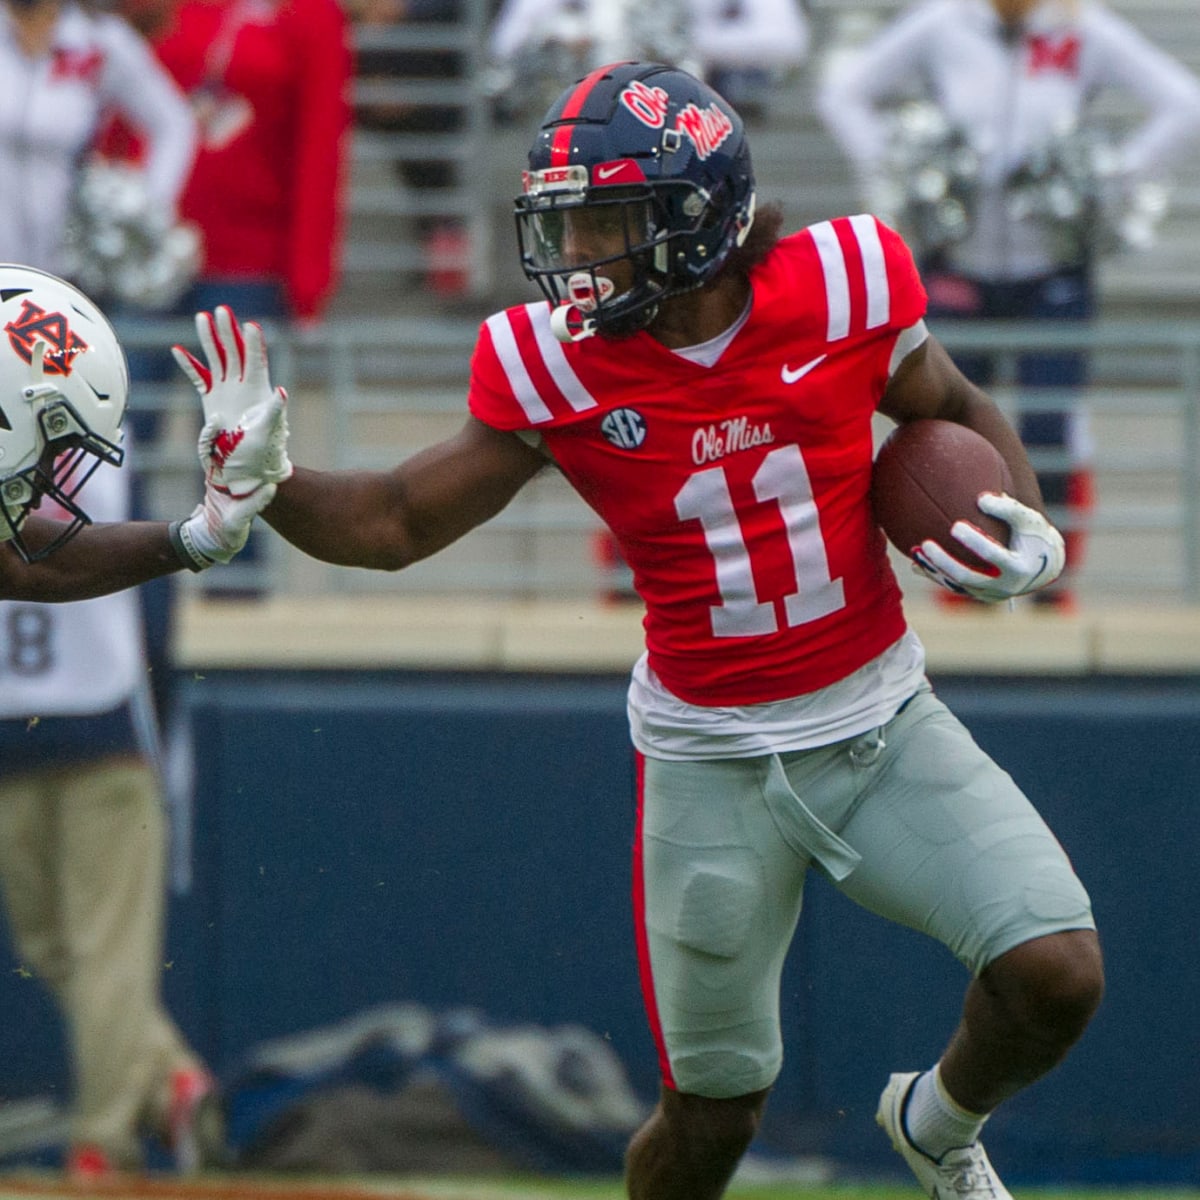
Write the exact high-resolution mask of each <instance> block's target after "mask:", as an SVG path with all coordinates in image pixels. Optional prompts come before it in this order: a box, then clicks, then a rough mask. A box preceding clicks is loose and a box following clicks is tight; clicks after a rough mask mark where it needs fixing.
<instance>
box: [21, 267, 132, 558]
mask: <svg viewBox="0 0 1200 1200" xmlns="http://www.w3.org/2000/svg"><path fill="white" fill-rule="evenodd" d="M0 335H2V336H0V541H10V540H11V542H12V543H13V546H14V547H15V548H16V550H17V552H18V553H19V554H20V555H21V557H22V558H23V559H25V561H26V562H34V561H36V560H38V559H41V558H45V556H46V555H47V554H49V553H50V552H51V551H52V550H55V549H57V548H58V547H59V546H61V545H62V544H63V543H64V542H65V541H66V540H67V539H68V538H70V537H72V536H74V534H76V533H77V532H78V531H79V530H80V529H81V528H82V527H83V526H84V525H88V524H90V523H91V522H90V518H89V517H88V515H87V514H86V513H85V512H84V511H83V510H82V509H81V508H80V507H79V505H78V504H77V503H76V501H75V496H76V495H77V494H78V492H79V489H80V488H81V487H82V486H83V485H84V483H86V482H87V480H88V479H89V478H90V476H91V474H92V472H93V471H94V470H95V469H96V468H97V467H98V466H99V465H100V464H101V463H102V462H106V463H111V464H112V465H113V466H120V465H121V460H122V458H123V457H124V451H123V450H122V449H121V421H122V419H123V418H124V416H125V404H126V401H127V400H128V397H129V369H128V367H127V365H126V362H125V352H124V351H123V350H122V349H121V343H120V342H119V341H118V340H117V335H116V333H115V331H114V330H113V327H112V326H111V325H110V324H109V322H108V318H107V317H105V315H104V314H103V313H102V312H101V311H100V309H99V308H97V307H96V305H95V304H93V303H92V302H91V301H90V300H89V299H88V298H87V297H86V296H85V295H84V294H83V293H82V292H81V291H79V289H78V288H76V287H73V286H72V285H71V284H69V283H67V282H66V281H65V280H62V279H59V278H57V277H56V276H54V275H48V274H47V273H46V272H45V271H38V270H36V269H35V268H33V267H25V266H19V265H17V264H14V263H0ZM43 497H48V498H49V499H50V500H52V501H53V502H54V503H55V504H57V505H58V506H59V507H60V508H61V509H62V510H63V511H62V513H61V514H54V515H56V516H62V517H63V518H64V520H63V531H62V533H61V534H59V535H58V536H57V537H56V538H54V539H53V540H52V541H51V542H50V544H49V545H46V546H43V547H41V548H39V549H38V550H37V551H36V552H34V551H31V550H30V548H29V547H28V546H27V545H26V544H25V542H24V540H23V539H22V537H21V526H22V524H24V521H25V518H26V517H27V516H28V515H29V512H30V510H31V509H34V508H36V507H37V506H38V505H39V504H40V503H41V501H42V499H43Z"/></svg>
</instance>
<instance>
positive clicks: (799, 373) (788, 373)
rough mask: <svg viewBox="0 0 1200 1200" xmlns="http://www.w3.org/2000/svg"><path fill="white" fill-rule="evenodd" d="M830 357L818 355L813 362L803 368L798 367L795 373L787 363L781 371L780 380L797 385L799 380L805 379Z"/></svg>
mask: <svg viewBox="0 0 1200 1200" xmlns="http://www.w3.org/2000/svg"><path fill="white" fill-rule="evenodd" d="M828 357H829V355H828V354H818V355H817V357H816V358H814V359H813V360H812V361H811V362H806V363H805V364H804V365H803V366H802V367H797V368H796V369H795V370H794V371H793V370H792V368H791V367H789V366H788V365H787V363H784V364H783V366H782V367H781V368H780V370H779V378H780V379H782V380H783V382H784V383H795V382H796V381H797V380H798V379H803V378H804V376H805V375H807V374H808V373H809V371H811V370H812V369H813V368H814V367H819V366H820V365H821V364H822V363H823V362H824V361H825V360H826V359H827V358H828Z"/></svg>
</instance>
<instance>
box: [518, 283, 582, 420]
mask: <svg viewBox="0 0 1200 1200" xmlns="http://www.w3.org/2000/svg"><path fill="white" fill-rule="evenodd" d="M526 307H527V311H528V312H529V321H530V324H531V325H532V326H533V335H534V337H536V338H537V344H538V349H539V350H541V352H542V361H543V362H544V363H545V364H546V370H548V371H549V372H550V378H551V379H553V380H554V382H555V383H556V384H557V385H558V390H559V391H560V392H562V394H563V395H564V396H566V398H567V403H568V404H569V405H570V406H571V407H572V408H573V409H574V410H575V411H576V412H583V411H584V410H585V409H589V408H595V407H596V398H595V397H594V396H593V395H592V393H591V392H589V391H588V390H587V388H585V387H584V386H583V384H582V383H581V382H580V379H579V376H578V375H576V374H575V369H574V368H573V367H572V366H571V364H570V363H569V362H567V356H566V354H565V353H564V350H563V343H562V342H560V341H559V340H558V338H556V337H555V336H554V331H553V330H552V329H551V328H550V312H551V309H550V305H548V304H546V303H545V302H543V303H541V304H530V305H527V306H526Z"/></svg>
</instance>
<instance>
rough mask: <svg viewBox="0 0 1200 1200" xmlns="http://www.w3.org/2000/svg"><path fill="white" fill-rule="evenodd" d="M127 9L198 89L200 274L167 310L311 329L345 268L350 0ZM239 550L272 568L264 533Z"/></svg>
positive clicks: (135, 360) (154, 373)
mask: <svg viewBox="0 0 1200 1200" xmlns="http://www.w3.org/2000/svg"><path fill="white" fill-rule="evenodd" d="M122 11H123V12H124V13H125V15H126V16H127V18H128V19H129V20H130V21H131V22H132V23H133V24H134V25H135V26H136V28H138V29H139V30H140V31H141V32H143V33H144V34H145V35H146V36H147V37H149V38H150V40H151V43H152V45H153V47H154V50H155V52H156V54H157V55H158V58H159V59H160V60H161V62H162V64H163V65H164V66H165V67H166V69H167V71H168V72H169V73H170V75H171V76H172V77H173V78H174V80H175V81H176V82H177V84H178V86H179V87H180V88H181V89H182V90H183V92H184V94H185V95H186V96H187V97H188V99H189V101H190V102H191V106H192V110H193V112H194V114H195V118H196V122H197V125H198V131H199V135H198V136H199V144H198V148H197V152H196V157H195V162H194V163H193V165H192V169H191V173H190V176H189V177H188V180H187V183H186V186H185V188H184V191H183V195H182V198H181V200H180V212H181V215H182V216H183V217H184V219H185V220H187V221H189V222H191V223H192V224H193V225H194V226H195V227H196V228H197V229H198V230H199V233H200V237H201V240H202V251H201V261H200V266H199V277H198V278H197V279H196V281H195V283H194V284H193V285H192V286H191V287H190V288H189V289H188V290H187V291H186V292H184V294H183V295H182V296H181V297H180V298H179V299H178V300H177V301H176V302H175V304H174V305H173V307H172V308H171V309H170V310H169V313H168V314H167V315H170V314H171V313H173V314H175V315H183V314H187V313H192V312H195V311H196V310H198V309H208V308H212V307H213V306H214V305H216V304H230V305H233V306H235V307H236V308H237V311H238V312H239V313H240V314H242V315H243V316H244V317H246V318H252V319H255V320H260V321H281V322H284V323H286V324H288V325H290V326H291V327H292V328H293V329H294V330H296V331H297V332H300V333H301V334H303V333H304V332H305V331H307V330H310V329H312V328H314V327H315V326H317V325H318V324H319V323H320V322H321V320H322V319H323V317H324V315H325V312H326V310H327V308H328V306H329V304H330V303H331V301H332V300H333V298H334V296H335V294H336V290H337V286H338V282H339V278H340V273H341V258H342V249H343V233H344V229H343V226H344V216H345V212H344V209H345V192H346V187H347V182H348V170H349V151H350V131H351V126H350V112H351V109H350V88H351V86H352V81H353V69H352V58H351V51H350V44H349V38H350V31H349V23H348V21H347V19H346V16H345V13H344V12H343V9H342V7H341V5H340V4H339V3H338V0H124V3H123V7H122ZM107 146H108V149H109V152H110V154H112V155H113V156H115V157H121V158H126V159H133V160H134V161H136V160H138V159H139V158H140V157H141V155H142V150H143V148H142V146H141V145H140V144H139V139H138V138H137V137H135V136H131V131H130V130H129V129H128V128H125V127H121V126H118V127H117V128H116V129H114V130H111V131H110V133H109V136H108V138H107ZM129 358H130V373H131V376H132V378H133V380H134V382H135V383H143V384H152V385H156V386H158V387H163V386H165V385H166V383H167V381H170V380H173V379H174V375H175V370H174V366H173V364H172V362H171V359H170V356H169V355H167V354H166V353H165V352H160V351H134V352H132V353H131V354H130V356H129ZM133 428H134V432H135V434H136V435H137V436H138V437H139V438H140V439H141V440H143V441H145V442H150V441H153V440H155V439H156V438H157V437H158V434H159V429H158V422H157V421H155V420H153V419H151V420H150V421H148V422H146V423H142V422H140V421H139V420H138V418H137V415H136V414H135V415H134V422H133ZM240 561H241V563H242V564H244V565H245V566H247V567H250V568H252V569H253V568H254V567H256V566H261V554H260V543H259V541H258V539H257V538H251V541H250V544H249V545H248V546H247V547H246V551H245V552H244V553H243V554H242V555H241V559H240ZM206 590H207V589H206ZM264 590H265V585H263V584H261V583H251V584H247V585H246V586H244V587H231V588H223V589H217V590H215V591H212V592H211V594H213V595H216V596H224V597H230V598H246V599H249V598H254V597H258V596H261V595H262V593H263V591H264Z"/></svg>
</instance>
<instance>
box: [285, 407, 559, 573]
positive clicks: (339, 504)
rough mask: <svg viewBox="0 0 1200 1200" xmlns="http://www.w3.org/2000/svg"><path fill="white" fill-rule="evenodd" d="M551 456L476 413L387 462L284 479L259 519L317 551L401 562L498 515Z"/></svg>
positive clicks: (396, 565) (340, 560) (372, 562)
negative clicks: (455, 429)
mask: <svg viewBox="0 0 1200 1200" xmlns="http://www.w3.org/2000/svg"><path fill="white" fill-rule="evenodd" d="M545 465H546V459H545V458H544V457H543V455H542V454H541V453H539V452H538V451H537V450H534V449H533V448H532V447H530V446H528V445H526V444H525V443H524V442H523V441H521V439H520V438H519V437H517V436H516V435H515V434H512V433H504V432H501V431H500V430H496V429H492V428H491V427H490V426H488V425H485V424H483V422H481V421H478V420H476V419H475V418H474V417H470V418H468V419H467V422H466V424H465V425H464V426H463V428H462V429H461V430H460V431H459V433H458V434H456V435H455V436H454V437H452V438H449V439H447V440H446V441H444V442H439V443H438V444H436V445H434V446H430V447H428V448H426V449H425V450H422V451H420V452H419V453H417V454H415V455H413V457H412V458H409V459H407V460H405V461H404V462H402V463H401V464H400V465H399V466H397V467H395V468H394V469H392V470H390V471H308V470H304V469H303V468H299V467H297V468H296V469H295V471H294V472H293V474H292V476H291V478H290V479H288V480H287V481H286V482H284V483H280V484H279V485H278V488H277V490H276V493H275V499H274V501H272V503H271V504H270V505H268V507H267V508H266V509H264V510H263V514H262V515H263V518H264V519H265V520H266V522H267V524H269V525H270V526H272V527H273V528H274V529H275V530H276V531H277V532H278V533H280V534H281V535H282V536H283V537H285V538H286V539H287V540H288V541H289V542H291V543H292V545H294V546H296V547H298V548H299V549H301V550H303V551H304V552H305V553H306V554H309V555H311V556H312V557H313V558H318V559H321V560H322V561H323V562H329V563H335V564H338V565H341V566H351V567H372V568H375V569H377V570H383V571H396V570H399V569H400V568H401V567H407V566H408V565H409V564H411V563H414V562H418V561H419V560H420V559H422V558H428V557H429V556H430V555H431V554H435V553H436V552H437V551H439V550H441V549H442V548H443V547H445V546H448V545H449V544H450V543H451V542H453V541H456V540H457V539H458V538H460V537H462V536H463V534H465V533H468V532H469V531H470V530H472V529H474V528H475V526H476V525H480V524H482V523H483V522H484V521H486V520H488V519H489V518H491V517H493V516H495V515H496V513H498V512H499V511H500V510H501V509H502V508H504V506H505V505H506V504H507V503H508V502H509V501H510V500H511V499H512V498H513V496H515V495H516V494H517V492H518V491H519V490H520V489H521V488H522V487H523V486H524V485H525V484H526V483H528V482H529V480H530V479H532V478H533V476H534V475H536V474H537V473H538V471H540V470H541V469H542V468H543V467H544V466H545Z"/></svg>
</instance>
